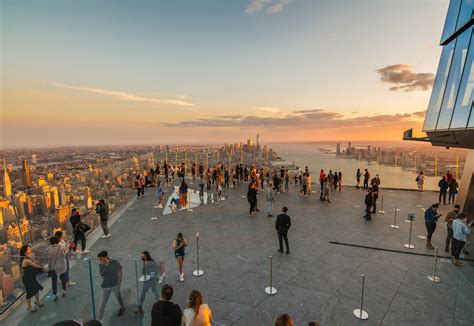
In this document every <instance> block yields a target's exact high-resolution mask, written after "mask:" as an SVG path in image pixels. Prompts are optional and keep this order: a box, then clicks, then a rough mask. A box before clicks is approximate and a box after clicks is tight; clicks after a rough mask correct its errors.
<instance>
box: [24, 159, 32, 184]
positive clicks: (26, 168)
mask: <svg viewBox="0 0 474 326" xmlns="http://www.w3.org/2000/svg"><path fill="white" fill-rule="evenodd" d="M23 183H24V186H25V189H30V188H31V177H30V168H29V166H28V164H27V163H26V160H23Z"/></svg>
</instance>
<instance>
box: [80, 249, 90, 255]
mask: <svg viewBox="0 0 474 326" xmlns="http://www.w3.org/2000/svg"><path fill="white" fill-rule="evenodd" d="M90 252H91V251H90V250H87V249H86V250H83V251H82V254H83V255H85V254H88V253H90Z"/></svg>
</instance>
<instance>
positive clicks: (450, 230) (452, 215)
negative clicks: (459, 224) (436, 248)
mask: <svg viewBox="0 0 474 326" xmlns="http://www.w3.org/2000/svg"><path fill="white" fill-rule="evenodd" d="M460 211H461V206H460V205H458V204H456V205H454V209H453V210H452V211H451V212H449V213H448V214H447V215H446V218H445V219H444V221H445V222H446V229H447V234H446V245H445V247H444V251H446V252H449V245H450V244H451V248H453V244H452V238H453V221H454V220H455V219H456V217H457V216H458V214H459V212H460Z"/></svg>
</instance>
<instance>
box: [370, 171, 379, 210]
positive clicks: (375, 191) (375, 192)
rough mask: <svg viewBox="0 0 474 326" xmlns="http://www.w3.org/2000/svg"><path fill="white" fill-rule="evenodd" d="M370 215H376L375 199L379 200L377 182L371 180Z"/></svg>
mask: <svg viewBox="0 0 474 326" xmlns="http://www.w3.org/2000/svg"><path fill="white" fill-rule="evenodd" d="M371 183H372V185H371V186H372V214H377V199H378V198H379V186H378V185H377V181H376V180H375V178H374V179H372V182H371Z"/></svg>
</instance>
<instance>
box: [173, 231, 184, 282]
mask: <svg viewBox="0 0 474 326" xmlns="http://www.w3.org/2000/svg"><path fill="white" fill-rule="evenodd" d="M187 245H188V241H186V239H185V238H184V237H183V234H182V233H181V232H179V233H178V235H177V236H176V239H175V240H174V241H173V250H174V256H175V258H176V261H177V262H178V271H179V280H180V281H181V282H183V281H184V273H183V263H184V250H185V247H186V246H187Z"/></svg>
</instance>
